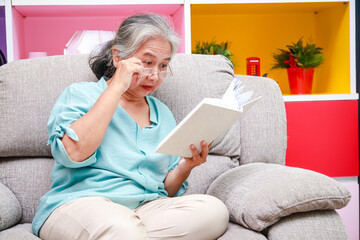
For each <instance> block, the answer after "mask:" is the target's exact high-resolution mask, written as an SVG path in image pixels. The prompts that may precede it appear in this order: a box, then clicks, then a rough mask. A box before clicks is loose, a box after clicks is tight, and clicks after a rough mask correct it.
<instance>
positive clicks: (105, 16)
mask: <svg viewBox="0 0 360 240" xmlns="http://www.w3.org/2000/svg"><path fill="white" fill-rule="evenodd" d="M141 12H154V13H159V14H162V15H164V16H166V17H167V18H168V19H169V21H170V22H171V23H172V24H173V25H174V27H175V30H176V31H177V33H178V34H179V36H180V37H181V38H182V39H185V30H184V24H183V23H184V7H183V5H181V4H164V5H159V4H147V5H141V6H140V5H137V4H135V5H124V4H121V5H81V6H80V5H76V6H65V5H61V6H53V5H37V6H33V5H29V6H24V5H15V6H14V7H13V10H12V14H13V26H14V32H13V37H14V60H18V59H25V58H27V57H28V55H29V52H47V53H48V55H62V54H63V52H64V47H65V45H66V43H67V42H68V41H69V39H70V38H71V37H72V36H73V34H74V33H75V32H76V31H81V30H106V31H117V28H118V27H119V25H120V24H121V22H122V21H123V20H124V19H125V18H126V17H129V16H131V15H133V14H136V13H141ZM179 52H185V45H184V41H182V44H181V46H180V49H179Z"/></svg>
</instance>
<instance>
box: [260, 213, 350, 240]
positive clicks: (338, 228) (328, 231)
mask: <svg viewBox="0 0 360 240" xmlns="http://www.w3.org/2000/svg"><path fill="white" fill-rule="evenodd" d="M320 230H321V231H320ZM267 237H268V239H269V240H288V239H291V240H304V239H336V240H348V239H349V238H348V234H347V232H346V228H345V226H344V224H343V222H342V220H341V217H340V216H339V214H337V213H336V211H335V210H324V211H312V212H307V213H294V214H292V215H290V216H288V217H285V218H283V219H281V220H280V221H279V222H277V223H276V224H274V225H273V226H271V227H269V229H268V230H267Z"/></svg>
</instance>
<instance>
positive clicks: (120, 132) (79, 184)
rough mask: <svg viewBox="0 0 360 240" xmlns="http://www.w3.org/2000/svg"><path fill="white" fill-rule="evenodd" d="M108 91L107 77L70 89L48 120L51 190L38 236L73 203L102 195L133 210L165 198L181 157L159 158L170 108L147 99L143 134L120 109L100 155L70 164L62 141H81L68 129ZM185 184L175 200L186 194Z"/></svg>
mask: <svg viewBox="0 0 360 240" xmlns="http://www.w3.org/2000/svg"><path fill="white" fill-rule="evenodd" d="M106 88H107V83H106V81H105V79H104V78H101V79H100V80H99V81H98V82H81V83H75V84H72V85H70V86H69V87H67V88H66V89H65V90H64V92H63V93H62V94H61V95H60V97H59V98H58V100H57V102H56V103H55V105H54V107H53V110H52V112H51V114H50V117H49V120H48V125H47V129H48V134H49V141H48V144H51V152H52V155H53V157H54V159H55V166H54V168H53V171H52V174H51V179H52V186H51V190H50V191H49V192H47V193H46V194H45V195H44V196H43V197H42V198H41V199H40V205H39V207H38V209H37V211H36V214H35V217H34V219H33V223H32V228H33V232H34V234H35V235H37V236H38V234H39V230H40V228H41V226H42V225H43V223H44V222H45V220H46V219H47V218H48V216H49V215H50V214H51V213H52V212H53V211H54V210H55V209H56V208H57V207H59V206H61V205H62V204H64V203H67V202H70V201H72V200H74V199H78V198H81V197H87V196H102V197H106V198H108V199H110V200H111V201H113V202H116V203H119V204H122V205H124V206H126V207H128V208H131V209H134V208H137V207H138V206H140V205H141V204H142V203H144V202H147V201H151V200H155V199H157V198H159V197H166V196H167V192H166V190H165V188H164V179H165V177H166V175H167V173H168V172H169V171H170V170H172V169H174V168H175V167H176V166H177V164H178V163H179V160H180V157H175V156H170V155H164V154H158V153H155V148H156V147H157V145H158V144H159V143H160V141H161V140H162V139H163V138H164V137H165V136H166V135H167V134H168V133H169V132H170V131H171V130H172V129H173V128H174V127H175V125H176V122H175V119H174V117H173V115H172V113H171V111H170V110H169V108H168V107H167V106H165V105H164V104H163V103H161V102H160V101H159V100H157V99H156V98H154V97H151V96H147V97H146V100H147V103H148V105H149V108H150V121H151V122H152V124H151V125H150V126H148V127H144V128H143V129H141V128H140V127H139V126H138V125H137V123H136V122H135V121H134V120H133V119H132V118H131V116H130V115H129V114H128V113H127V112H126V111H125V110H124V109H123V108H122V107H121V106H120V105H118V107H117V109H116V111H115V114H114V116H113V118H112V120H111V122H110V124H109V127H108V129H107V131H106V134H105V136H104V139H103V141H102V143H101V145H100V147H99V148H98V149H97V151H96V152H95V153H94V154H93V155H91V156H90V157H89V158H88V159H86V160H85V161H83V162H80V163H79V162H74V161H72V160H71V159H70V158H69V156H68V154H67V153H66V151H65V148H64V145H63V144H62V142H61V138H62V137H63V136H64V134H65V133H66V134H67V135H68V136H69V137H70V138H72V139H73V140H75V141H77V140H78V137H77V135H76V133H75V132H74V130H72V129H71V128H69V126H70V125H71V124H72V123H73V122H75V121H76V120H77V119H79V118H80V117H81V116H83V115H85V114H86V113H87V112H88V111H89V110H90V108H91V107H92V106H93V105H94V103H95V102H96V100H97V99H98V97H99V96H100V95H101V94H102V92H103V91H104V90H105V89H106ZM186 186H187V182H185V183H184V184H183V186H182V188H181V189H180V190H179V192H178V193H177V195H181V194H183V193H184V192H185V188H186Z"/></svg>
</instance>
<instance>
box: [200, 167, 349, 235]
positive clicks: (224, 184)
mask: <svg viewBox="0 0 360 240" xmlns="http://www.w3.org/2000/svg"><path fill="white" fill-rule="evenodd" d="M207 193H208V194H211V195H214V196H216V197H218V198H220V199H221V200H222V201H223V202H224V203H225V204H226V206H227V207H228V209H229V212H230V219H231V220H232V221H234V222H237V223H239V224H241V225H242V226H244V227H247V228H250V229H253V230H256V231H262V230H264V229H265V228H266V227H268V226H270V225H272V224H274V223H275V222H277V221H279V220H280V219H281V218H282V217H284V216H288V215H290V214H292V213H296V212H307V211H312V210H320V209H321V210H323V209H339V208H342V207H344V206H346V205H347V203H348V202H349V201H350V198H351V194H350V192H349V191H348V190H347V189H346V187H344V186H343V185H341V184H340V183H338V182H337V181H335V180H334V179H332V178H329V177H327V176H325V175H323V174H320V173H316V172H313V171H310V170H305V169H300V168H293V167H286V166H282V165H278V164H266V163H251V164H247V165H244V166H240V167H237V168H234V169H232V170H229V171H228V172H226V173H224V174H223V175H221V176H220V177H218V178H217V179H216V180H215V181H214V182H213V183H212V185H211V186H210V187H209V190H208V192H207Z"/></svg>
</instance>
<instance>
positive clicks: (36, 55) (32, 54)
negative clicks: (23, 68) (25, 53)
mask: <svg viewBox="0 0 360 240" xmlns="http://www.w3.org/2000/svg"><path fill="white" fill-rule="evenodd" d="M46 56H47V52H29V58H40V57H46Z"/></svg>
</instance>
